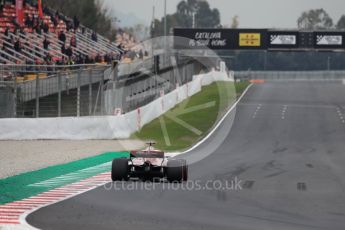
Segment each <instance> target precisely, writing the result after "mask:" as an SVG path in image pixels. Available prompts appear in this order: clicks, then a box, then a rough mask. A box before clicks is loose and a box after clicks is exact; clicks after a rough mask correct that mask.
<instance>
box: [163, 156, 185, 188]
mask: <svg viewBox="0 0 345 230" xmlns="http://www.w3.org/2000/svg"><path fill="white" fill-rule="evenodd" d="M183 166H184V164H183V162H182V161H181V160H170V161H168V164H167V169H166V176H167V180H168V181H169V182H179V183H180V182H182V181H183V179H184V178H183V175H184V173H183V171H184V167H183Z"/></svg>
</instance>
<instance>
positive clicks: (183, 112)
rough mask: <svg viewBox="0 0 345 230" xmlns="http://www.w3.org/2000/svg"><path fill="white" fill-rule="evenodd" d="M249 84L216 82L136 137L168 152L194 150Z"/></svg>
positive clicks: (143, 129) (145, 128)
mask: <svg viewBox="0 0 345 230" xmlns="http://www.w3.org/2000/svg"><path fill="white" fill-rule="evenodd" d="M249 84H250V83H249V82H247V81H243V82H238V83H232V82H216V83H213V84H212V85H209V86H205V87H203V89H202V91H201V92H199V93H198V94H196V95H194V96H192V97H190V98H188V99H187V100H185V101H183V102H182V103H180V104H179V105H177V106H176V107H175V108H173V109H172V110H170V111H168V112H167V113H165V114H164V115H162V116H161V117H159V118H157V119H155V120H153V121H152V122H151V123H149V124H147V125H145V126H144V127H143V128H142V129H141V131H139V132H137V133H135V134H134V135H133V137H134V138H139V139H141V140H154V141H155V142H157V145H156V147H157V148H158V149H161V150H165V151H177V150H183V149H186V148H188V147H191V146H192V145H193V144H195V143H196V142H197V141H198V140H199V139H201V138H202V137H204V136H205V135H206V134H207V132H208V131H209V130H210V129H211V128H212V127H213V126H214V125H215V123H216V121H217V120H218V119H219V118H220V117H221V116H222V115H223V114H224V113H225V112H226V111H227V109H228V108H229V107H230V106H231V105H232V104H233V103H234V102H235V101H236V100H237V98H238V97H239V96H240V95H241V94H242V93H243V91H244V90H245V89H246V88H247V87H248V85H249Z"/></svg>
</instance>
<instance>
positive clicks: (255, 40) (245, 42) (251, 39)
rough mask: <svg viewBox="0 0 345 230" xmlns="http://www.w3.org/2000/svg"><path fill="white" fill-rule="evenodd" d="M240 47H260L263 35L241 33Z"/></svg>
mask: <svg viewBox="0 0 345 230" xmlns="http://www.w3.org/2000/svg"><path fill="white" fill-rule="evenodd" d="M239 46H240V47H241V46H245V47H260V46H261V34H260V33H240V34H239Z"/></svg>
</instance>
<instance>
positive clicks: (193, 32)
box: [174, 29, 232, 49]
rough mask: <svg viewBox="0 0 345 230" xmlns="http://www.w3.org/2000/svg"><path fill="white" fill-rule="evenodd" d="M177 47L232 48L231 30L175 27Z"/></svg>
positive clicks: (175, 45)
mask: <svg viewBox="0 0 345 230" xmlns="http://www.w3.org/2000/svg"><path fill="white" fill-rule="evenodd" d="M174 36H175V38H174V47H175V48H176V49H207V48H209V49H231V48H232V47H231V40H232V39H231V31H230V30H226V29H174Z"/></svg>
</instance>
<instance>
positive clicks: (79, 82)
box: [0, 58, 203, 118]
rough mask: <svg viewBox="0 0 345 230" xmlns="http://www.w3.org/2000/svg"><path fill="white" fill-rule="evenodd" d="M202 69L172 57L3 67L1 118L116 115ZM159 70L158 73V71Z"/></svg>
mask: <svg viewBox="0 0 345 230" xmlns="http://www.w3.org/2000/svg"><path fill="white" fill-rule="evenodd" d="M202 68H203V67H202V66H201V65H198V63H196V62H193V61H190V60H185V59H181V60H180V61H176V60H173V58H171V59H169V60H168V59H167V60H164V63H161V64H160V68H159V70H158V69H157V68H154V61H153V59H147V60H143V61H138V62H133V63H128V64H123V63H122V64H120V65H118V67H117V68H116V69H115V70H114V69H113V68H112V67H111V66H104V65H78V66H30V65H25V66H20V65H1V66H0V111H1V112H0V118H8V117H17V118H38V117H80V116H103V115H113V114H114V111H115V110H119V109H120V111H121V112H122V113H125V112H129V111H131V110H134V109H137V108H138V107H140V106H143V105H146V104H148V103H149V102H151V101H153V100H155V99H156V98H158V97H160V96H162V94H166V93H169V92H170V91H172V90H174V89H175V88H176V87H177V86H178V85H182V84H185V83H186V82H189V81H191V80H192V77H193V75H194V74H197V73H199V72H200V71H201V69H202ZM157 71H158V72H157Z"/></svg>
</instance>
